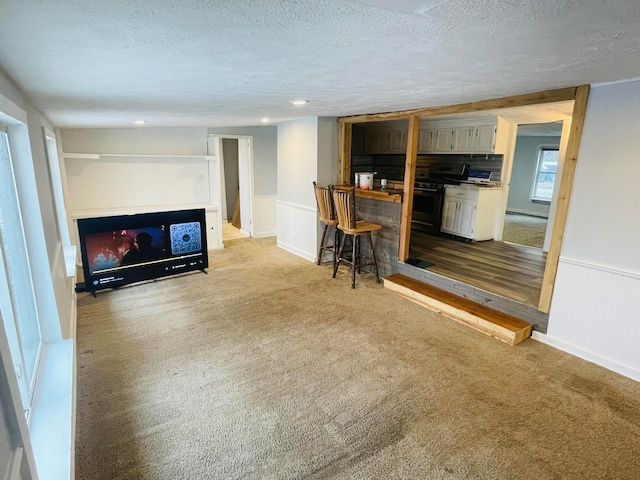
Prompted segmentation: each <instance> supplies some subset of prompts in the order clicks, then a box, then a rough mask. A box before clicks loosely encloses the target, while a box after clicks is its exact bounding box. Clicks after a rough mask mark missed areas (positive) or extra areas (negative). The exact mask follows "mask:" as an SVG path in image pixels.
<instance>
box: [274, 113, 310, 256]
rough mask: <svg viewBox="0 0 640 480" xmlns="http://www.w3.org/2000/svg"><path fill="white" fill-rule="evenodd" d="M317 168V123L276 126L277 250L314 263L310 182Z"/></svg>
mask: <svg viewBox="0 0 640 480" xmlns="http://www.w3.org/2000/svg"><path fill="white" fill-rule="evenodd" d="M317 168H318V119H317V118H304V119H301V120H293V121H291V122H286V123H281V124H279V125H278V201H277V219H278V227H277V232H278V246H280V247H282V248H284V249H285V250H288V251H290V252H293V253H295V254H297V255H300V256H301V257H304V258H306V259H308V260H313V259H315V248H316V229H317V225H316V224H317V215H316V204H315V196H314V193H313V187H312V182H313V181H314V180H315V179H316V175H317Z"/></svg>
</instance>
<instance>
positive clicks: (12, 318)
mask: <svg viewBox="0 0 640 480" xmlns="http://www.w3.org/2000/svg"><path fill="white" fill-rule="evenodd" d="M0 141H3V142H4V141H6V144H7V148H8V150H9V153H10V154H11V142H10V134H9V132H8V129H7V127H6V126H5V125H3V124H0ZM13 175H14V178H13V181H14V182H15V173H14V174H13ZM16 195H17V187H16ZM18 210H19V213H18V215H19V217H20V218H21V220H20V221H21V223H22V222H23V220H22V218H23V216H24V212H22V211H21V208H20V205H19V203H18ZM21 228H22V229H23V233H24V225H23V224H22V226H21ZM23 240H24V235H23ZM0 248H2V249H4V247H3V246H2V245H0ZM24 249H25V252H27V262H26V263H25V264H23V265H20V267H19V268H24V269H26V273H27V276H28V278H29V283H30V285H31V291H32V295H33V302H34V308H35V311H36V315H38V307H37V300H36V293H35V286H34V284H33V277H32V272H31V268H30V265H29V262H30V259H29V253H28V252H29V249H28V247H27V245H26V241H24ZM0 262H2V265H0V275H2V277H3V278H2V279H0V283H1V284H2V285H1V286H2V288H3V289H6V290H7V292H6V298H5V300H6V301H7V303H8V304H10V305H11V308H8V309H7V311H6V313H7V314H8V318H4V317H3V321H4V322H3V323H4V328H5V331H6V335H7V340H8V343H9V348H10V350H11V357H12V360H13V367H14V370H15V372H16V377H17V379H18V386H19V388H20V396H21V399H22V406H23V408H24V412H25V417H26V419H27V422H28V421H29V420H30V415H29V413H30V411H31V408H32V403H33V398H34V392H35V388H36V384H37V381H38V374H39V370H40V363H41V359H42V351H43V348H44V339H43V335H42V324H41V320H40V318H37V323H38V335H39V337H40V342H39V346H38V351H37V354H36V360H35V365H34V368H33V372H30V374H31V377H30V381H29V382H27V381H26V376H27V375H26V374H27V372H26V370H25V369H26V366H25V363H26V362H25V360H24V352H23V350H22V344H21V343H20V339H19V333H18V332H19V330H20V329H19V322H20V319H19V318H16V317H17V316H18V309H17V305H16V302H19V301H20V300H19V299H17V298H14V296H13V295H12V294H11V293H10V290H11V289H10V288H9V283H10V282H11V278H10V275H11V271H10V268H9V264H8V260H7V259H6V258H5V257H4V253H3V252H0Z"/></svg>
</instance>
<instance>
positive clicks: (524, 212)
mask: <svg viewBox="0 0 640 480" xmlns="http://www.w3.org/2000/svg"><path fill="white" fill-rule="evenodd" d="M509 213H516V214H519V215H528V216H529V217H538V218H547V219H548V218H549V212H544V213H543V212H536V211H532V210H525V209H524V208H508V209H507V214H509ZM545 214H546V215H545Z"/></svg>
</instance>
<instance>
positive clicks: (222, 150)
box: [209, 135, 254, 242]
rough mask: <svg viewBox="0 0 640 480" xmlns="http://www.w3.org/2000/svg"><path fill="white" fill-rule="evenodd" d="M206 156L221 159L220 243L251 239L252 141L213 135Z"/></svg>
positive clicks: (250, 139) (245, 137)
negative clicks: (213, 155)
mask: <svg viewBox="0 0 640 480" xmlns="http://www.w3.org/2000/svg"><path fill="white" fill-rule="evenodd" d="M209 152H210V154H212V152H213V154H215V152H218V153H219V155H220V178H221V205H220V209H221V214H222V215H221V217H222V240H223V242H224V241H229V240H234V239H238V238H246V237H253V236H254V235H253V141H252V137H249V136H242V135H212V136H210V137H209Z"/></svg>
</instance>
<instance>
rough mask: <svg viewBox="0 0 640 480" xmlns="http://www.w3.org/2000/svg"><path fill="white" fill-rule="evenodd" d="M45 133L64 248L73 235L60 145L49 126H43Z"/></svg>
mask: <svg viewBox="0 0 640 480" xmlns="http://www.w3.org/2000/svg"><path fill="white" fill-rule="evenodd" d="M42 132H43V135H44V143H45V152H46V154H47V161H48V163H49V173H50V175H49V177H50V179H51V190H52V191H53V204H54V205H53V206H54V209H55V213H56V220H57V221H58V229H59V231H60V241H61V242H62V247H63V248H68V247H70V246H71V236H70V235H69V220H68V218H67V209H66V206H65V201H64V189H63V187H62V174H61V173H62V171H61V169H60V159H59V157H58V145H57V142H56V135H55V133H53V131H52V130H50V129H48V128H47V127H42Z"/></svg>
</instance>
